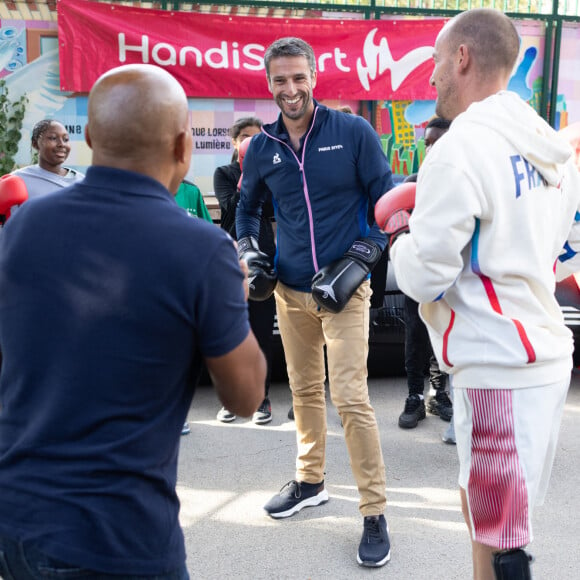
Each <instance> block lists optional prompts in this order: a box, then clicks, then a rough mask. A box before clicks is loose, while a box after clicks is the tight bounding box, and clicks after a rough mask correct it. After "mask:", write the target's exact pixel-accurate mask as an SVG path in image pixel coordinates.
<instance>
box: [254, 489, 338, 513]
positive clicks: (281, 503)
mask: <svg viewBox="0 0 580 580" xmlns="http://www.w3.org/2000/svg"><path fill="white" fill-rule="evenodd" d="M327 501H328V492H327V491H326V489H325V488H324V481H322V482H320V483H305V482H304V481H295V480H292V481H289V482H288V483H287V484H286V485H285V486H284V487H283V488H282V489H281V490H280V492H279V493H277V494H276V495H275V496H274V497H273V498H272V499H271V500H270V501H269V502H268V503H267V504H266V505H265V506H264V509H265V510H266V512H268V515H269V516H270V517H272V518H288V517H290V516H293V515H294V514H297V513H298V512H299V511H300V510H301V509H302V508H305V507H314V506H317V505H320V504H321V503H325V502H327Z"/></svg>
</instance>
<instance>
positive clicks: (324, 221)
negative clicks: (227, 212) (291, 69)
mask: <svg viewBox="0 0 580 580" xmlns="http://www.w3.org/2000/svg"><path fill="white" fill-rule="evenodd" d="M314 104H315V109H314V115H313V117H312V122H311V124H310V127H309V129H308V131H307V132H306V134H305V135H304V136H303V137H302V140H301V142H302V147H301V149H300V151H299V152H298V153H296V152H295V151H294V149H293V148H292V145H291V143H290V138H289V135H288V132H287V130H286V127H285V126H284V123H283V121H282V115H281V114H280V116H279V117H278V120H277V121H276V122H275V123H272V124H270V125H264V126H263V127H262V132H261V133H259V134H258V135H255V136H254V137H253V138H252V142H251V145H250V147H249V148H248V151H247V152H246V156H245V158H244V173H243V177H242V187H241V194H240V202H239V204H238V210H237V213H236V230H237V232H238V239H241V238H243V237H246V236H252V237H254V238H255V239H258V232H259V224H260V219H259V218H260V213H261V207H262V205H263V203H264V201H265V200H266V199H267V197H268V195H269V192H271V194H272V198H273V202H274V211H275V215H276V222H277V224H278V227H277V249H276V258H275V264H276V270H277V272H278V277H279V279H280V281H281V282H283V283H284V284H286V285H287V286H290V287H292V288H294V289H296V290H301V291H304V292H310V290H311V281H312V277H313V276H314V274H315V273H316V272H317V271H318V270H320V268H322V267H323V266H326V265H327V264H329V263H330V262H332V261H334V260H336V259H337V258H340V257H341V256H342V255H343V254H344V253H345V252H346V251H347V250H348V249H349V248H350V246H351V244H352V243H353V242H354V241H355V240H357V239H361V238H369V239H371V240H372V241H373V242H375V243H376V244H377V245H378V246H379V247H380V248H381V249H384V248H385V245H386V241H387V239H386V236H385V234H383V233H382V232H381V231H380V230H379V228H378V226H377V224H376V223H375V222H374V218H373V221H372V227H371V226H369V223H368V216H369V215H371V216H372V215H374V211H372V208H374V204H375V202H376V201H377V200H378V199H379V197H381V195H383V193H385V192H386V191H388V190H389V189H391V188H392V187H393V180H392V173H391V168H390V166H389V163H388V161H387V158H386V157H385V155H384V153H383V151H382V147H381V143H380V140H379V138H378V135H377V134H376V132H375V130H374V129H373V128H372V127H371V125H370V124H369V123H368V122H367V121H366V120H365V119H363V118H362V117H359V116H358V115H350V114H346V113H342V112H340V111H335V110H334V109H329V108H328V107H325V106H323V105H320V104H319V103H317V102H316V101H314ZM369 208H370V209H371V211H369Z"/></svg>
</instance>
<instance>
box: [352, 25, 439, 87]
mask: <svg viewBox="0 0 580 580" xmlns="http://www.w3.org/2000/svg"><path fill="white" fill-rule="evenodd" d="M377 30H378V28H373V30H371V31H370V32H369V33H368V34H367V37H366V39H365V43H364V47H363V56H364V60H365V63H364V64H363V62H362V59H360V58H357V61H356V70H357V73H358V78H359V81H360V84H361V85H362V86H363V88H364V89H365V90H366V91H369V90H370V83H369V80H373V81H374V80H375V79H376V78H377V77H378V76H381V75H382V74H383V73H384V72H385V71H386V70H388V69H390V71H391V86H392V88H393V91H396V90H397V89H398V88H399V87H400V86H401V83H402V82H403V81H404V80H405V79H406V78H407V77H408V76H409V75H410V74H411V73H412V72H413V70H414V69H416V68H417V67H418V66H419V65H421V64H423V63H424V62H426V61H428V60H431V58H432V56H433V47H432V46H421V47H419V48H415V49H413V50H412V51H411V52H408V53H407V54H406V55H405V56H402V57H401V58H400V59H399V60H395V59H394V58H393V55H392V54H391V49H390V48H389V42H388V40H387V39H386V38H382V39H381V41H380V43H379V44H378V45H376V44H375V42H374V40H375V34H376V33H377Z"/></svg>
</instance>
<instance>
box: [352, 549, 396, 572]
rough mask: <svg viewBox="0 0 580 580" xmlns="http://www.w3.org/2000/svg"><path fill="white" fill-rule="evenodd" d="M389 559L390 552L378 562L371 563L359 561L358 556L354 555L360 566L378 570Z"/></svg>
mask: <svg viewBox="0 0 580 580" xmlns="http://www.w3.org/2000/svg"><path fill="white" fill-rule="evenodd" d="M390 559H391V550H389V553H388V554H387V555H386V556H385V557H384V558H383V559H382V560H380V561H379V562H371V561H366V562H365V561H363V560H361V559H360V556H359V555H358V552H357V555H356V561H357V562H358V563H359V565H360V566H365V567H366V568H380V567H381V566H384V565H385V564H386V563H387V562H388V561H389V560H390Z"/></svg>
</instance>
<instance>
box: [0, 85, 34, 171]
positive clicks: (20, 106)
mask: <svg viewBox="0 0 580 580" xmlns="http://www.w3.org/2000/svg"><path fill="white" fill-rule="evenodd" d="M27 104H28V98H27V97H26V95H23V96H21V97H20V98H18V99H15V100H11V99H10V95H9V94H8V87H7V86H6V81H5V80H3V79H0V176H2V175H6V173H10V172H11V171H12V170H13V169H14V168H15V162H14V157H15V156H16V153H17V152H18V144H19V143H20V139H21V138H22V133H21V130H22V122H23V120H24V113H25V112H26V105H27Z"/></svg>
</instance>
